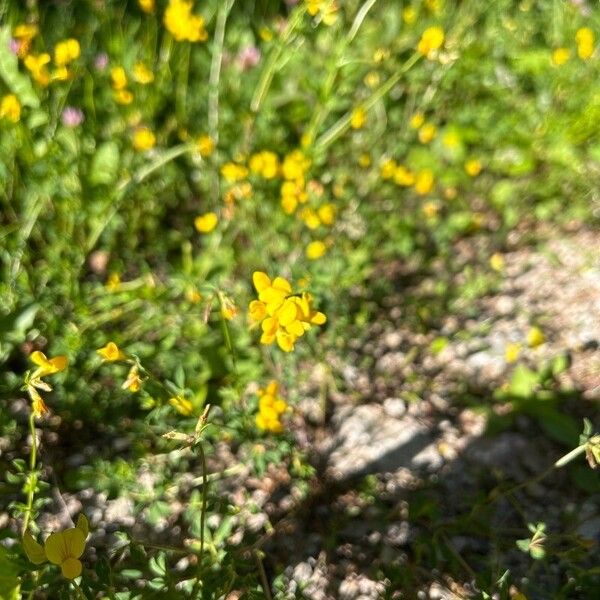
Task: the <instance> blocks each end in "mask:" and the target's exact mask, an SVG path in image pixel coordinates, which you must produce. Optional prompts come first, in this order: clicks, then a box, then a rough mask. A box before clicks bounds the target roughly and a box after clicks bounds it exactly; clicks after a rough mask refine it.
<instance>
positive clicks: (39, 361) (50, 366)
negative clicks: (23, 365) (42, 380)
mask: <svg viewBox="0 0 600 600" xmlns="http://www.w3.org/2000/svg"><path fill="white" fill-rule="evenodd" d="M29 360H30V361H31V362H32V363H33V364H34V365H37V366H38V368H37V369H36V370H35V371H34V372H33V374H32V376H31V377H32V379H37V378H38V377H44V376H46V375H54V373H60V372H61V371H64V370H65V369H66V368H67V365H68V364H69V361H68V359H67V357H66V356H64V355H61V356H55V357H54V358H47V357H46V355H45V354H44V353H43V352H40V351H39V350H36V351H35V352H32V353H31V354H30V355H29Z"/></svg>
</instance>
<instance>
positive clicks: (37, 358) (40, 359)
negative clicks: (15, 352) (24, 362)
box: [29, 350, 48, 367]
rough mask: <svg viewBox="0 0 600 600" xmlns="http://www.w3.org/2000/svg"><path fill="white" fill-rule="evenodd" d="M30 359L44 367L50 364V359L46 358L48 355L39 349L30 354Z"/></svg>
mask: <svg viewBox="0 0 600 600" xmlns="http://www.w3.org/2000/svg"><path fill="white" fill-rule="evenodd" d="M29 360H31V362H32V363H33V364H34V365H37V366H38V367H43V366H45V365H47V364H48V359H47V358H46V355H45V354H44V353H43V352H40V351H39V350H36V351H35V352H32V353H31V354H30V355H29Z"/></svg>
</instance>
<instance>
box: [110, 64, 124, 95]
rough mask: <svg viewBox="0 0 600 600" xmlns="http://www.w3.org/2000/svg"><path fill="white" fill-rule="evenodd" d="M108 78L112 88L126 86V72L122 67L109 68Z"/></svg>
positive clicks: (122, 88)
mask: <svg viewBox="0 0 600 600" xmlns="http://www.w3.org/2000/svg"><path fill="white" fill-rule="evenodd" d="M110 79H111V85H112V88H113V90H124V89H125V88H126V87H127V74H126V73H125V69H124V68H123V67H113V68H112V69H111V70H110Z"/></svg>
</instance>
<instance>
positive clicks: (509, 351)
mask: <svg viewBox="0 0 600 600" xmlns="http://www.w3.org/2000/svg"><path fill="white" fill-rule="evenodd" d="M520 354H521V344H516V343H511V344H508V346H506V349H505V350H504V360H505V361H506V362H507V363H513V362H515V361H516V360H517V359H518V358H519V355H520Z"/></svg>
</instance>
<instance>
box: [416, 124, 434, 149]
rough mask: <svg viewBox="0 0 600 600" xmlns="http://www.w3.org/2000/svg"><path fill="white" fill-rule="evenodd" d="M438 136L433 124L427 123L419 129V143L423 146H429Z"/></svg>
mask: <svg viewBox="0 0 600 600" xmlns="http://www.w3.org/2000/svg"><path fill="white" fill-rule="evenodd" d="M436 134H437V129H436V127H435V125H433V124H432V123H426V124H425V125H423V127H421V129H419V141H420V142H421V144H429V142H431V140H433V138H435V136H436Z"/></svg>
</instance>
